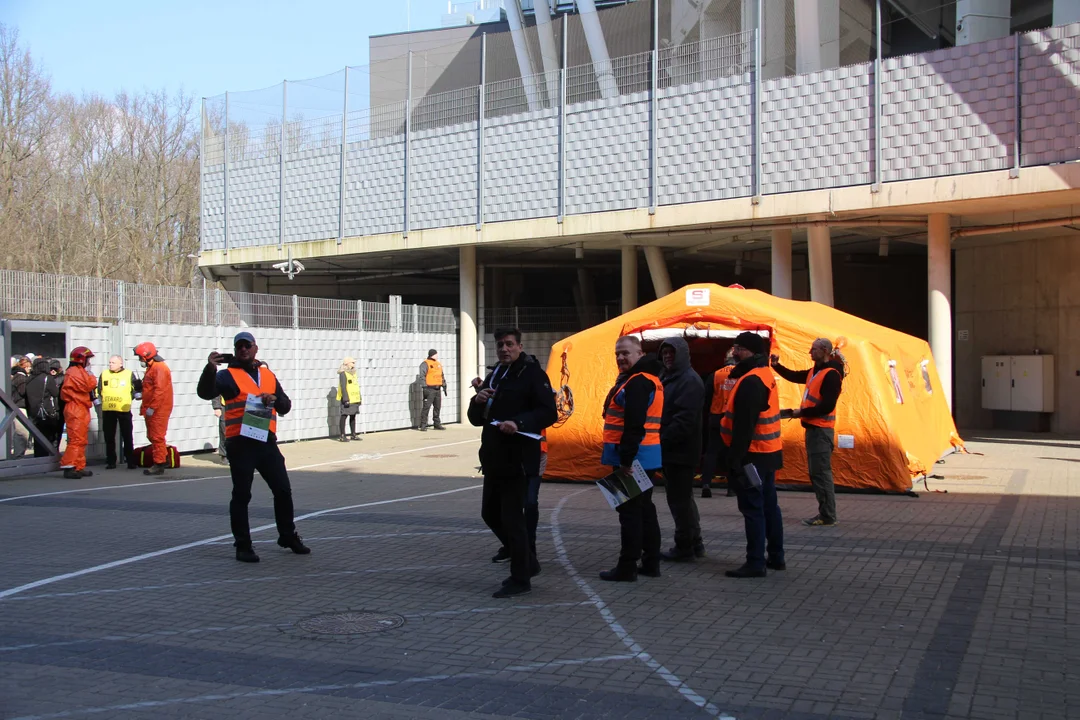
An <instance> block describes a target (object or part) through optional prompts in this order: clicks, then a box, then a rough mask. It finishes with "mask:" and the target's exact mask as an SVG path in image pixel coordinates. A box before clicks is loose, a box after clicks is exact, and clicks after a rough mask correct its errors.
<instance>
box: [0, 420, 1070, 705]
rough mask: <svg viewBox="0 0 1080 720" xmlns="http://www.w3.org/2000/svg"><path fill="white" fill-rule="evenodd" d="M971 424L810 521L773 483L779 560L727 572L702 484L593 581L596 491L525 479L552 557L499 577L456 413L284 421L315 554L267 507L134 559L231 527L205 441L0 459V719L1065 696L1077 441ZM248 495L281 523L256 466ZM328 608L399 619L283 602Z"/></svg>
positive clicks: (601, 514) (715, 503) (727, 504)
mask: <svg viewBox="0 0 1080 720" xmlns="http://www.w3.org/2000/svg"><path fill="white" fill-rule="evenodd" d="M969 437H971V443H970V447H971V449H972V450H974V451H976V452H979V453H983V454H982V455H968V456H959V457H953V458H950V459H949V460H948V462H947V463H945V464H942V465H938V466H936V467H937V473H938V474H940V475H942V476H943V477H942V478H932V479H930V481H929V490H930V491H929V492H927V491H926V489H925V488H923V487H921V486H920V488H918V489H919V492H920V496H919V497H918V498H913V497H901V496H881V495H850V494H845V495H841V496H840V499H839V502H838V505H839V511H840V516H841V525H840V526H839V527H836V528H830V529H820V528H818V529H811V528H806V527H803V526H802V525H800V524H799V523H798V520H799V518H802V517H805V516H808V515H811V514H813V509H814V502H813V499H812V496H811V495H810V494H808V493H802V492H785V493H782V494H781V497H780V503H781V507H782V509H783V512H784V514H785V532H786V534H787V548H788V568H789V569H788V570H787V571H786V572H782V573H770V575H769V577H768V578H766V579H764V580H759V581H745V580H744V581H735V580H730V579H727V578H725V577H724V576H723V570H724V569H726V568H729V567H733V566H735V565H738V564H739V563H740V562H741V554H742V550H743V547H744V538H743V535H742V523H741V518H740V516H739V514H738V512H737V510H736V508H735V505H734V502H733V500H732V499H727V498H724V497H722V496H720V495H718V496H717V497H714V498H713V499H711V500H705V501H699V506H700V508H701V516H702V524H703V528H704V535H705V539H706V543H707V546H708V553H709V556H708V558H706V559H705V560H703V561H698V562H695V563H693V564H687V565H677V566H665V568H664V576H663V577H662V578H658V579H650V578H643V579H642V580H641V581H640V582H638V583H634V584H619V585H614V586H613V585H610V584H607V583H602V582H601V581H599V580H598V579H597V578H596V573H597V571H599V570H602V569H605V568H607V567H610V566H611V565H612V564H613V562H614V559H615V557H616V554H617V544H618V524H617V521H616V518H615V514H614V513H613V512H612V511H611V510H610V509H609V508H608V507H607V505H606V504H605V503H604V501H603V500H602V498H601V497H600V494H599V493H598V492H597V491H596V490H595V489H594V488H591V487H587V486H581V485H566V484H549V485H545V486H544V487H543V490H542V492H541V509H542V516H541V528H540V533H539V534H540V545H541V548H540V555H541V562H542V563H543V568H544V570H543V574H542V575H541V576H540V577H539V578H537V579H536V582H535V583H534V592H533V593H532V594H531V595H529V596H527V597H525V598H522V599H520V600H519V601H517V602H508V601H499V600H494V599H492V598H491V593H492V592H493V591H494V590H495V589H496V588H497V587H498V585H499V582H500V581H501V580H502V579H503V577H505V575H506V574H507V568H506V567H505V566H503V565H493V564H492V563H490V562H489V558H490V556H491V555H492V554H493V553H494V551H495V550H496V545H497V543H496V542H494V540H493V538H492V536H491V535H490V534H489V533H488V532H487V531H486V529H485V528H484V527H483V525H482V523H481V521H480V519H479V501H480V493H479V488H478V485H479V478H478V476H477V475H476V467H475V466H476V460H475V458H476V448H477V442H476V433H475V432H474V431H473V430H471V429H468V428H462V427H452V428H451V429H450V430H449V431H448V432H446V433H429V434H427V435H420V434H419V433H409V432H404V433H386V434H380V435H374V436H367V437H366V438H365V440H364V441H363V442H361V443H354V444H352V445H344V446H343V445H340V444H338V443H331V442H329V441H324V442H313V443H304V444H300V445H292V446H288V447H287V448H286V453H287V456H288V460H289V464H290V466H291V467H292V479H293V486H294V493H295V499H296V505H297V514H298V515H305V514H309V513H316V512H320V511H325V510H328V509H334V508H346V509H339V510H335V511H332V512H325V513H323V514H320V515H317V516H314V517H310V518H308V519H305V520H301V521H300V523H299V525H300V529H301V533H302V534H303V535H304V536H305V538H306V539H307V540H308V542H309V543H310V545H311V547H312V548H313V554H312V555H310V556H307V557H299V556H293V555H291V554H289V553H287V552H284V551H280V550H279V549H278V548H277V547H276V546H275V545H274V544H273V540H274V538H275V536H276V534H275V533H274V532H273V530H272V529H270V530H264V531H261V532H259V533H258V534H257V535H256V537H257V538H258V539H259V543H258V545H257V550H258V551H259V553H260V554H261V555H262V558H263V561H262V562H261V563H260V564H258V565H243V564H240V563H237V562H235V561H234V560H233V559H232V548H231V545H230V541H229V540H228V539H223V540H217V541H213V542H206V543H203V544H196V545H192V546H190V547H186V548H183V549H176V550H174V551H172V552H165V553H162V554H159V555H156V556H153V557H147V558H144V559H136V560H131V559H132V558H136V557H137V556H139V555H143V554H148V553H155V552H158V551H163V550H170V549H174V548H177V547H179V546H183V545H187V544H190V543H197V542H199V541H205V540H208V539H211V538H215V537H218V536H222V535H227V534H228V517H227V508H226V505H227V500H228V493H229V481H228V480H227V479H226V478H225V477H223V475H224V469H223V468H221V467H219V466H215V465H213V464H210V463H207V462H202V461H199V460H192V461H190V462H187V463H186V464H185V467H184V468H182V469H180V470H178V471H174V472H172V473H170V475H169V476H168V477H166V478H165V480H166V482H152V483H145V484H144V480H145V478H143V477H142V476H141V475H137V476H136V475H134V474H133V473H128V472H126V471H124V470H120V471H110V472H101V473H100V474H98V475H95V476H94V477H93V478H92V479H87V480H84V481H79V482H72V481H66V480H63V479H61V478H58V477H37V478H26V479H21V480H13V481H5V482H2V483H0V546H2V547H3V548H4V554H3V558H2V560H0V717H3V718H30V717H32V718H60V717H64V718H67V717H107V718H174V717H175V718H190V717H200V718H229V720H246V718H256V717H257V718H276V717H283V718H322V717H325V718H340V717H358V718H360V717H362V718H448V719H450V720H454V719H457V718H500V717H515V718H619V719H620V720H624V719H626V718H681V717H687V718H696V717H710V716H716V715H720V716H729V717H734V718H740V719H742V718H806V719H812V718H945V717H950V718H953V717H955V718H978V719H986V720H990V719H997V718H1076V717H1080V642H1078V640H1080V637H1078V635H1080V633H1078V629H1077V628H1078V626H1077V623H1076V613H1077V611H1076V610H1074V609H1073V607H1072V605H1073V604H1072V603H1070V599H1071V598H1076V597H1077V593H1078V592H1080V546H1078V543H1080V540H1078V538H1080V533H1077V531H1076V530H1075V528H1077V527H1080V525H1078V520H1080V501H1078V499H1077V495H1078V491H1077V488H1080V443H1078V442H1072V441H1068V440H1063V439H1054V438H1046V437H1037V436H1027V437H1016V436H1013V437H1000V436H989V437H987V436H980V435H969ZM185 460H187V459H185ZM178 479H181V480H186V481H185V482H168V481H175V480H178ZM105 486H120V487H111V488H109V489H96V488H104V487H105ZM81 488H87V489H94V490H93V491H91V492H82V493H70V492H67V491H70V490H74V489H81ZM944 491H947V492H944ZM50 493H60V494H50ZM435 493H445V494H440V495H434V494H435ZM721 495H722V494H721ZM33 496H36V497H33ZM407 498H415V499H407ZM657 504H658V507H659V509H660V515H661V523H662V526H663V528H664V534H665V542H670V538H671V529H672V524H671V521H670V517H669V515H668V514H667V512H666V505H665V502H664V498H663V494H662V491H661V492H659V493H658V495H657ZM251 515H252V524H253V526H260V525H272V522H273V518H272V512H271V509H270V496H269V492H268V491H267V490H266V488H265V486H257V489H256V496H255V499H254V500H253V502H252V507H251ZM125 560H130V561H129V562H124V561H125ZM117 561H120V564H117V565H115V566H113V567H107V568H100V569H97V570H95V571H93V572H83V571H86V570H88V569H92V568H97V567H99V566H101V565H103V564H106V563H113V562H117ZM61 576H67V577H61ZM57 578H59V579H57ZM42 580H54V581H52V582H46V583H43V584H40V585H37V586H33V587H25V589H22V590H18V591H17V592H13V593H12V592H9V593H8V594H7V595H3V594H4V592H5V591H12V590H15V589H17V588H22V587H24V586H27V585H30V584H32V583H36V582H38V581H42ZM344 610H367V611H374V612H379V613H387V614H393V615H398V616H401V617H403V618H404V624H402V625H401V626H400V627H398V628H396V629H392V630H387V631H385V632H377V633H372V634H366V635H357V636H352V637H320V636H318V635H315V634H312V633H311V632H307V631H305V630H303V629H301V628H298V627H297V623H298V621H301V620H303V619H305V618H309V617H311V616H313V615H317V614H320V613H327V612H334V611H344Z"/></svg>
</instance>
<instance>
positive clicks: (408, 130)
mask: <svg viewBox="0 0 1080 720" xmlns="http://www.w3.org/2000/svg"><path fill="white" fill-rule="evenodd" d="M405 85H406V89H405V173H404V174H405V200H404V206H405V207H404V211H405V218H404V223H403V225H402V232H401V236H402V237H409V143H410V141H411V139H412V138H411V135H412V50H410V51H409V60H408V65H407V67H406V69H405Z"/></svg>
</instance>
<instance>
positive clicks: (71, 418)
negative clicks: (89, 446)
mask: <svg viewBox="0 0 1080 720" xmlns="http://www.w3.org/2000/svg"><path fill="white" fill-rule="evenodd" d="M92 357H94V353H92V352H90V349H89V348H85V347H83V346H82V345H80V346H79V347H77V348H75V349H74V350H72V351H71V355H70V356H69V357H68V362H69V363H70V364H69V365H68V370H67V373H65V375H64V384H63V385H62V386H61V388H60V400H61V401H62V402H63V403H64V422H65V423H66V424H67V448H66V449H65V450H64V455H63V457H61V458H60V467H61V468H62V469H63V471H64V477H66V478H67V479H69V480H78V479H79V478H82V477H90V476H91V475H93V474H94V473H93V472H92V471H90V470H87V469H86V443H87V435H88V434H89V432H90V408H92V407H93V406H94V397H93V393H94V392H95V391H96V390H97V378H96V377H94V376H93V375H91V374H90V358H92Z"/></svg>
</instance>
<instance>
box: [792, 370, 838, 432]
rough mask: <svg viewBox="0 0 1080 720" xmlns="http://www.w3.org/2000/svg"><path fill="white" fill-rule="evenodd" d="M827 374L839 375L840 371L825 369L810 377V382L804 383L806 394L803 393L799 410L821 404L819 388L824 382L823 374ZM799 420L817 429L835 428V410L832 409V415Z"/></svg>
mask: <svg viewBox="0 0 1080 720" xmlns="http://www.w3.org/2000/svg"><path fill="white" fill-rule="evenodd" d="M828 372H834V373H839V372H840V371H839V370H837V369H836V368H832V367H827V368H825V369H823V370H821V371H820V372H818V373H816V374H815V375H814V376H813V377H811V378H810V382H808V383H806V392H804V393H803V399H802V405H800V406H799V409H800V410H805V409H806V408H812V407H816V406H817V404H818V403H820V402H821V386H822V384H823V383H824V382H825V373H828ZM801 419H802V421H803V423H805V424H806V425H814V426H815V427H819V428H832V427H836V409H835V408H834V409H833V411H832V413H830V414H828V415H823V416H821V417H808V418H801Z"/></svg>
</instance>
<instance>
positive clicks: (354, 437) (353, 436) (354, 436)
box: [349, 433, 360, 440]
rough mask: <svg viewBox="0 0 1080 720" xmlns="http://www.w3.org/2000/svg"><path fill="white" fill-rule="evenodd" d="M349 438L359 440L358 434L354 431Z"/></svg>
mask: <svg viewBox="0 0 1080 720" xmlns="http://www.w3.org/2000/svg"><path fill="white" fill-rule="evenodd" d="M349 439H350V440H359V439H360V436H359V435H357V434H356V433H353V434H352V437H351V438H349Z"/></svg>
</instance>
